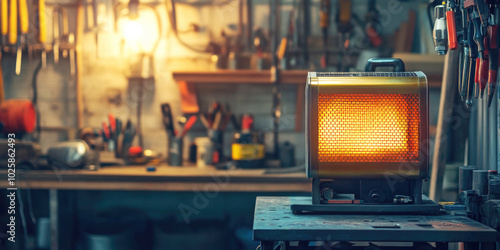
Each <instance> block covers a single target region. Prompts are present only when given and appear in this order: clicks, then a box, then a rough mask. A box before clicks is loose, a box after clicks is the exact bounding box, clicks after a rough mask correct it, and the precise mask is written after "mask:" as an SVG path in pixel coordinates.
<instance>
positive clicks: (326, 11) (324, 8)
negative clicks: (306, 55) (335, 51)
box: [319, 0, 331, 68]
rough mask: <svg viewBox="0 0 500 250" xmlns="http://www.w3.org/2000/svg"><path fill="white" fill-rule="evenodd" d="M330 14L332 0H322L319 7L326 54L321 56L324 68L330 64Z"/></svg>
mask: <svg viewBox="0 0 500 250" xmlns="http://www.w3.org/2000/svg"><path fill="white" fill-rule="evenodd" d="M330 15H331V6H330V0H321V1H320V7H319V26H320V27H321V34H322V36H323V49H324V50H325V54H324V55H323V57H322V58H321V66H322V67H323V68H326V67H327V66H328V57H329V54H328V29H329V27H330Z"/></svg>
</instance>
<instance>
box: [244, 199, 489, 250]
mask: <svg viewBox="0 0 500 250" xmlns="http://www.w3.org/2000/svg"><path fill="white" fill-rule="evenodd" d="M311 202H312V201H311V198H310V197H257V202H256V204H255V215H254V223H253V239H254V240H257V241H261V246H262V249H263V250H267V249H272V248H273V245H274V242H276V241H285V242H290V241H298V242H299V245H298V248H299V249H308V244H309V242H311V241H322V242H337V241H339V242H435V243H436V245H437V247H438V249H447V247H448V243H449V242H464V246H465V249H494V247H495V244H494V242H495V241H496V237H497V231H496V230H494V229H492V228H490V227H487V226H485V225H483V224H481V223H479V222H477V221H474V220H472V219H470V218H467V217H464V216H453V215H434V216H432V215H425V216H424V215H330V214H299V215H294V214H293V213H292V210H291V209H290V205H292V204H311Z"/></svg>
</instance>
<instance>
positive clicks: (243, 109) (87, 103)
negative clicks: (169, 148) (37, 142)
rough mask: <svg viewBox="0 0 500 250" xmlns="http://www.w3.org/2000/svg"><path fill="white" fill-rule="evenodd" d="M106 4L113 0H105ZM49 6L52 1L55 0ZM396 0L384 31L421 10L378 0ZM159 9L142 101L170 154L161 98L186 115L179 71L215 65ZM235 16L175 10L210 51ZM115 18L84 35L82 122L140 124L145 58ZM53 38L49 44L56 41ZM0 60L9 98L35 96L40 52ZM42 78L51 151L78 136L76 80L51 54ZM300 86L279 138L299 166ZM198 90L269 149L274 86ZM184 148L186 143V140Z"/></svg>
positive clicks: (260, 6)
mask: <svg viewBox="0 0 500 250" xmlns="http://www.w3.org/2000/svg"><path fill="white" fill-rule="evenodd" d="M73 2H74V1H70V2H69V3H73ZM100 2H101V3H107V1H100ZM58 3H60V1H58ZM361 3H364V4H361ZM47 4H50V1H48V3H47ZM282 4H283V5H285V7H284V8H283V11H282V16H281V19H282V26H283V28H282V33H284V32H285V31H286V28H285V27H286V24H287V20H288V11H289V10H291V4H292V2H290V1H283V3H282ZM394 4H397V5H398V6H399V5H401V6H400V7H401V8H402V11H401V13H402V14H399V15H392V14H391V15H389V19H388V20H389V22H387V24H386V26H385V27H384V29H383V32H384V33H387V34H390V33H392V32H394V30H395V29H396V28H397V27H398V26H399V23H401V22H402V21H404V20H405V19H406V18H407V15H405V14H404V13H407V11H408V10H409V9H412V8H418V5H417V4H415V3H400V2H398V1H394V0H385V1H378V3H377V5H378V7H379V10H380V11H382V12H383V11H387V10H389V9H391V8H394ZM312 5H313V6H312V8H311V12H312V13H313V14H312V16H313V18H312V23H311V28H312V30H311V33H312V35H313V36H319V35H320V31H319V27H318V18H319V17H317V15H316V13H318V7H319V1H316V0H315V1H312ZM335 5H336V1H333V2H332V6H335ZM254 6H255V8H254V24H255V27H263V28H264V29H266V28H267V26H268V20H269V9H268V1H265V0H258V1H254ZM353 6H355V8H354V9H353V11H354V13H356V14H357V15H358V16H359V17H364V13H365V12H366V10H367V6H366V2H365V1H361V0H357V1H356V0H355V1H353ZM396 7H397V6H396ZM156 10H157V11H158V13H159V18H160V20H161V22H160V23H161V27H159V28H160V30H161V32H160V33H161V37H159V42H158V47H157V49H156V51H155V53H154V62H153V63H152V66H151V67H150V68H149V69H147V70H146V71H147V73H148V74H150V76H152V77H154V82H150V83H148V84H146V86H145V87H144V90H145V96H146V97H145V99H144V104H143V113H142V130H143V134H144V145H145V148H149V149H153V150H155V151H158V152H160V153H163V154H164V153H165V152H166V145H167V141H166V135H165V131H164V129H163V125H162V123H161V113H160V108H159V106H160V103H163V102H169V103H171V105H172V106H173V109H174V110H173V112H174V116H179V115H181V109H180V96H179V90H178V87H177V84H176V83H175V81H174V80H173V79H172V74H171V73H172V71H175V70H208V69H210V63H209V62H210V54H204V53H197V52H193V51H191V50H189V49H186V48H185V47H183V46H182V45H181V44H180V43H179V42H178V41H177V39H176V38H175V36H174V34H173V33H172V30H171V29H170V26H169V25H170V24H169V21H168V17H167V15H166V14H165V13H166V11H165V6H164V5H163V4H160V5H158V6H157V7H156ZM68 11H69V16H70V17H75V16H76V12H75V10H74V9H71V8H70V7H68ZM51 12H52V11H51V9H50V7H48V13H47V15H48V18H47V20H52V16H51V15H52V13H51ZM146 12H149V13H147V14H146V16H147V15H149V16H152V11H151V10H145V12H144V13H146ZM237 13H238V11H237V1H229V2H227V3H225V4H221V5H218V4H216V3H214V4H213V5H206V6H205V5H203V6H201V7H192V6H190V5H186V4H183V2H182V1H180V2H179V4H178V10H177V22H178V27H179V30H188V29H189V28H190V25H191V24H192V23H195V24H198V25H199V26H200V32H198V33H196V32H190V33H183V34H181V36H182V39H183V40H184V41H185V42H186V43H189V44H190V45H191V46H192V47H196V48H200V49H204V48H205V47H206V46H207V44H208V43H209V42H211V41H212V42H216V43H217V42H219V43H220V42H222V38H221V37H220V31H221V30H222V29H224V30H225V31H226V32H227V33H228V35H230V36H231V35H233V34H235V32H236V31H234V30H232V29H231V28H228V27H230V26H234V25H236V24H237V22H238V18H237ZM332 13H335V11H332ZM74 19H75V18H70V29H73V28H74V22H75V20H74ZM112 19H113V17H112V16H111V17H109V16H108V18H107V19H106V20H107V22H105V23H104V26H103V27H101V29H100V31H99V32H86V33H85V35H84V37H83V38H82V48H81V49H82V55H81V56H82V57H83V67H82V68H81V69H80V70H81V71H82V83H81V86H82V91H83V108H84V114H83V117H82V123H83V125H84V126H90V127H99V126H100V124H101V123H102V122H103V121H105V120H106V117H107V114H108V113H109V112H113V113H114V114H115V116H117V117H118V118H121V119H123V120H126V119H128V118H130V119H132V121H134V122H135V117H136V104H137V101H136V100H137V98H136V97H135V96H134V89H135V86H134V85H133V83H132V84H131V83H129V81H128V77H132V76H134V74H137V73H136V72H133V70H131V69H133V68H134V67H136V66H137V65H138V62H139V63H140V60H138V57H137V56H134V52H136V51H134V48H133V46H132V45H130V44H126V43H123V41H122V40H121V36H120V34H119V33H118V32H114V30H115V27H113V25H111V24H112V22H111V23H110V22H109V21H110V20H112ZM331 29H332V30H331V34H334V32H335V25H331ZM72 32H75V31H74V30H73V31H72ZM51 36H52V33H51V27H49V30H48V37H49V38H50V37H51ZM48 40H49V41H50V39H48ZM2 62H3V72H4V78H5V84H6V86H5V90H6V97H7V98H27V99H31V98H32V81H33V79H32V76H33V72H34V71H35V68H36V66H37V64H38V63H39V59H38V56H35V57H34V58H32V59H31V60H27V59H25V60H24V61H23V73H22V74H21V75H20V76H16V75H15V74H14V62H15V58H14V56H12V55H9V54H6V55H4V56H3V58H2ZM36 79H37V85H38V89H39V93H38V96H39V98H38V99H39V101H38V109H39V111H40V114H41V126H42V128H43V133H42V137H41V144H42V146H43V148H44V149H46V148H47V146H48V145H50V144H52V143H54V142H56V141H61V140H65V139H69V138H71V137H73V136H74V135H75V134H76V131H75V130H74V128H75V127H76V126H77V121H76V117H77V110H76V96H75V79H74V78H73V77H72V76H70V75H69V62H68V60H67V59H62V61H61V62H60V63H59V64H57V65H55V64H54V63H53V61H52V54H48V65H47V68H45V69H41V70H40V73H39V74H38V77H37V78H36ZM295 88H296V86H283V88H282V95H283V96H282V101H283V104H282V107H283V119H282V122H281V127H280V130H281V134H280V141H281V142H284V141H285V140H288V141H290V142H292V143H294V144H295V145H296V155H297V158H298V159H297V160H298V162H299V163H300V162H302V161H303V159H304V143H303V142H304V133H303V132H299V133H296V132H294V126H295V122H294V119H295V106H296V105H302V104H301V103H300V104H297V103H296V96H295ZM198 91H199V93H203V94H202V95H200V107H201V111H206V110H208V104H209V103H210V102H211V101H214V100H218V101H221V102H222V103H229V104H230V105H231V106H232V109H233V112H234V113H236V114H243V113H252V114H253V115H254V116H255V128H256V129H257V130H264V131H269V132H268V133H267V136H266V138H267V139H266V143H267V145H269V146H271V142H272V138H271V133H270V131H271V127H272V120H271V101H272V95H271V87H270V86H254V85H237V86H236V85H211V86H208V85H205V86H198ZM231 133H232V132H231V131H227V132H226V135H225V141H226V143H225V145H226V147H228V146H229V142H230V140H231ZM203 135H204V132H203V129H202V128H201V126H200V127H196V128H194V130H193V132H192V133H191V135H190V137H189V138H190V139H192V138H193V137H195V136H203ZM136 143H137V142H136ZM185 145H186V146H187V145H188V144H187V143H185ZM268 148H271V147H268ZM226 151H227V150H226ZM185 152H187V150H185Z"/></svg>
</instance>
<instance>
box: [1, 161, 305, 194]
mask: <svg viewBox="0 0 500 250" xmlns="http://www.w3.org/2000/svg"><path fill="white" fill-rule="evenodd" d="M265 172H266V170H265V169H255V170H228V171H224V170H216V169H214V168H211V167H207V168H205V169H199V168H196V167H194V166H184V167H169V166H158V167H157V170H156V171H155V172H147V171H146V167H145V166H122V167H104V168H101V169H99V170H98V171H89V170H60V171H52V170H33V171H18V172H17V178H16V187H17V188H29V189H65V190H146V191H192V190H204V188H206V186H208V185H216V186H217V187H218V188H219V189H220V191H226V192H304V193H306V192H310V191H311V184H310V180H309V179H307V177H306V175H305V171H303V172H300V173H299V172H297V173H289V174H266V173H265ZM0 178H4V179H5V180H7V171H6V170H0ZM0 187H1V188H7V187H9V186H8V185H7V182H0Z"/></svg>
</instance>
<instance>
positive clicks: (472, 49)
mask: <svg viewBox="0 0 500 250" xmlns="http://www.w3.org/2000/svg"><path fill="white" fill-rule="evenodd" d="M473 34H474V26H473V25H471V24H469V25H468V31H467V37H468V39H467V43H468V44H469V69H468V74H467V77H468V78H467V81H468V83H467V97H466V99H465V106H466V107H467V108H471V107H472V97H473V95H474V94H473V92H474V86H475V80H476V73H477V72H476V61H477V60H476V59H477V57H478V48H477V45H476V43H475V42H474V35H473Z"/></svg>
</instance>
